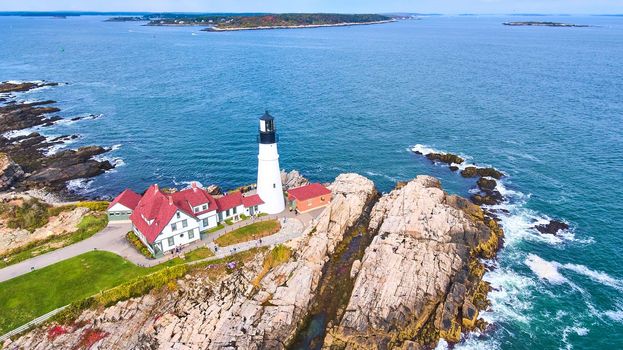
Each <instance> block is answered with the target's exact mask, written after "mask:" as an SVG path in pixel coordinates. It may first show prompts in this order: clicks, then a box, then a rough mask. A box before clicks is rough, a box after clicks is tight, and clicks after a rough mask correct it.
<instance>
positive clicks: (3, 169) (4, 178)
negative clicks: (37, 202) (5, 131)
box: [0, 153, 24, 191]
mask: <svg viewBox="0 0 623 350" xmlns="http://www.w3.org/2000/svg"><path fill="white" fill-rule="evenodd" d="M22 176H24V171H23V170H22V168H21V167H20V166H19V165H18V164H16V163H15V162H14V161H13V160H12V159H11V158H10V157H9V156H8V155H7V154H6V153H0V191H5V190H8V189H9V188H11V186H12V185H13V184H14V183H15V182H16V181H17V180H19V179H20V178H22Z"/></svg>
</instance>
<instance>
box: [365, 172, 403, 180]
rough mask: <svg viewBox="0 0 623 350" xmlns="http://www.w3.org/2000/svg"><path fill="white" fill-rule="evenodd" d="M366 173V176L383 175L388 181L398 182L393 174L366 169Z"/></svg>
mask: <svg viewBox="0 0 623 350" xmlns="http://www.w3.org/2000/svg"><path fill="white" fill-rule="evenodd" d="M366 175H368V176H376V177H383V178H385V179H387V180H389V181H392V182H398V181H399V180H398V178H395V177H393V176H389V175H385V174H379V173H375V172H373V171H366Z"/></svg>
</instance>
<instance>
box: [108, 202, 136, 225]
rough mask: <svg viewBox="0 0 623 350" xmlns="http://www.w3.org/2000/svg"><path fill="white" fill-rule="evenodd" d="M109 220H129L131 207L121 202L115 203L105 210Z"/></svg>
mask: <svg viewBox="0 0 623 350" xmlns="http://www.w3.org/2000/svg"><path fill="white" fill-rule="evenodd" d="M106 212H107V214H108V220H109V221H120V220H130V215H131V214H132V209H130V208H128V207H126V206H125V205H123V204H121V203H116V204H115V205H113V206H112V207H111V208H110V209H108V210H107V211H106Z"/></svg>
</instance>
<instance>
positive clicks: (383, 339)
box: [325, 176, 502, 349]
mask: <svg viewBox="0 0 623 350" xmlns="http://www.w3.org/2000/svg"><path fill="white" fill-rule="evenodd" d="M369 229H370V230H378V234H377V236H376V237H375V238H374V240H373V241H372V244H371V245H370V246H369V247H368V248H367V249H366V252H365V255H364V257H363V259H362V261H361V266H360V267H359V271H358V273H357V279H356V281H355V285H354V288H353V291H352V294H351V297H350V300H349V302H348V306H347V307H346V310H345V312H344V316H343V317H342V319H341V321H340V323H339V325H338V326H336V327H334V328H332V329H331V330H330V331H329V334H328V335H327V337H326V339H325V348H328V349H363V348H366V349H385V348H399V347H407V348H418V345H419V346H433V347H434V345H435V344H436V343H437V341H438V339H439V338H440V337H442V338H445V339H446V340H448V341H450V342H456V341H458V340H459V338H460V334H461V332H462V331H463V330H466V329H471V328H473V327H474V326H475V323H476V319H477V314H478V308H483V307H484V306H485V304H484V303H485V300H486V298H485V297H484V294H483V291H484V293H486V290H487V286H486V284H484V283H483V282H482V281H481V278H482V275H483V273H484V267H483V266H482V264H481V263H480V262H479V261H478V258H479V257H489V258H491V257H493V256H494V255H495V252H496V251H497V248H498V244H499V240H500V237H501V234H502V231H501V230H500V229H499V228H498V226H497V224H496V223H495V222H494V221H493V220H488V219H487V218H485V217H484V214H483V212H482V210H481V209H480V208H479V207H478V206H476V205H474V204H471V203H469V202H468V201H467V200H465V199H463V198H460V197H456V196H451V195H447V194H446V193H445V192H444V191H443V190H441V189H440V185H439V182H438V180H436V179H435V178H432V177H429V176H418V177H417V178H416V179H415V180H412V181H410V182H409V183H408V184H407V185H405V186H403V187H402V188H400V189H397V190H394V191H392V192H391V193H389V194H387V195H385V196H383V197H382V198H381V199H380V200H379V202H378V203H377V204H376V205H375V206H374V208H373V210H372V216H371V220H370V224H369ZM474 305H476V306H474Z"/></svg>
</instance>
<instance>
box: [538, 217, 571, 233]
mask: <svg viewBox="0 0 623 350" xmlns="http://www.w3.org/2000/svg"><path fill="white" fill-rule="evenodd" d="M534 228H535V229H537V231H539V232H541V233H545V234H550V235H555V234H557V233H558V232H560V231H564V230H568V229H569V225H568V224H566V223H565V222H562V221H560V220H550V222H548V223H547V224H540V225H536V226H534Z"/></svg>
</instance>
